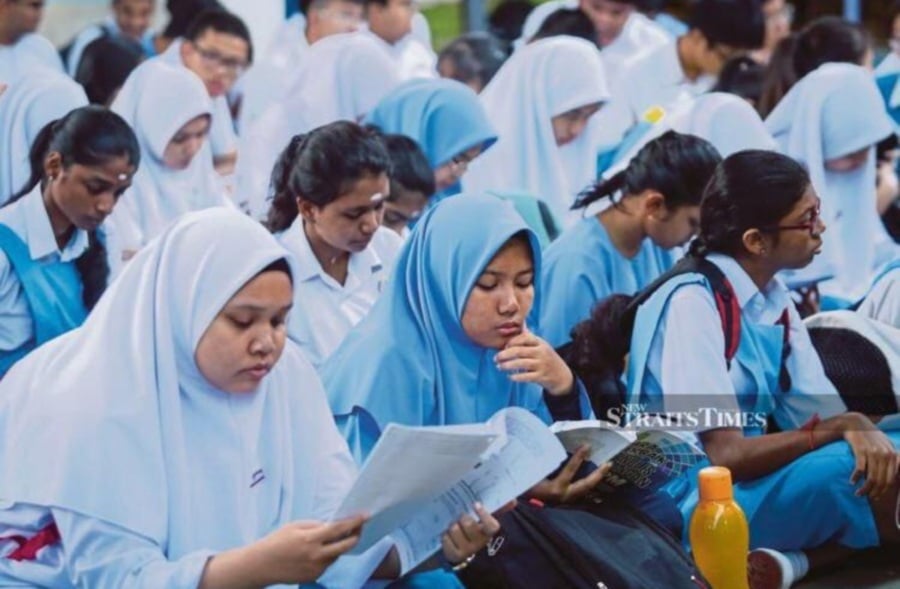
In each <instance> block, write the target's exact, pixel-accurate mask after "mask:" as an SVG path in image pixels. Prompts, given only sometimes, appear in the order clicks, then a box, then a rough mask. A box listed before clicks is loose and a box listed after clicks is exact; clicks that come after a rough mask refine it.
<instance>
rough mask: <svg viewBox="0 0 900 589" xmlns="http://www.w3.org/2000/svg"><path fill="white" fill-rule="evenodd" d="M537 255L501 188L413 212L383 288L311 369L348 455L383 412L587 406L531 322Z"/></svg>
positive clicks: (401, 417) (424, 420) (437, 416)
mask: <svg viewBox="0 0 900 589" xmlns="http://www.w3.org/2000/svg"><path fill="white" fill-rule="evenodd" d="M540 265H541V259H540V248H539V246H538V243H537V238H536V236H535V235H534V233H533V232H532V231H531V230H530V229H528V227H527V225H526V224H525V222H524V221H523V220H522V218H521V217H520V216H519V215H518V214H517V213H516V211H515V209H514V207H513V206H512V205H511V204H510V203H509V202H506V201H504V200H502V199H500V198H497V197H494V196H490V195H475V194H464V195H459V196H456V197H454V198H452V199H447V200H446V201H444V202H441V203H440V204H439V205H438V206H436V207H435V208H433V209H432V210H430V211H429V212H428V213H427V214H426V215H425V216H424V217H423V218H422V220H421V221H420V222H419V224H418V225H417V226H416V229H415V230H414V231H413V233H412V234H411V236H410V238H409V241H408V243H407V245H406V247H405V248H404V249H403V251H402V252H401V253H400V256H399V258H398V259H397V262H396V265H395V271H394V274H393V276H392V279H391V281H390V283H389V284H388V286H387V289H386V290H385V292H384V293H383V295H382V297H381V298H380V299H379V301H378V302H377V303H376V304H375V307H374V308H373V309H372V311H371V312H370V314H369V316H368V317H367V318H366V319H365V320H363V321H362V322H361V323H360V324H358V325H357V326H356V328H355V329H354V330H353V331H351V332H350V334H349V335H348V336H347V338H346V339H345V340H344V342H343V343H342V344H341V346H340V347H339V348H338V349H337V351H336V352H335V353H334V355H333V356H332V357H331V358H330V359H329V360H328V362H326V363H325V364H324V365H323V367H322V369H321V376H322V379H323V382H324V383H325V387H326V390H327V391H328V396H329V401H330V403H331V408H332V412H333V413H334V414H335V416H336V419H337V421H338V424H339V425H340V426H341V427H342V428H343V429H344V433H345V435H346V436H347V437H348V439H349V440H350V441H351V447H353V449H354V451H355V452H356V455H357V458H363V457H365V455H366V454H367V452H368V449H369V448H368V446H369V445H370V443H371V442H372V441H373V438H375V437H377V430H380V429H383V428H384V427H385V426H386V425H387V424H388V423H391V422H397V423H401V424H407V425H449V424H462V423H472V422H482V421H485V420H487V419H488V418H490V417H491V416H492V415H493V414H494V413H495V412H496V411H498V410H500V409H502V408H504V407H509V406H520V407H524V408H526V409H529V410H531V411H533V412H534V413H536V414H537V415H538V416H540V417H541V418H543V419H544V420H545V421H547V422H549V421H550V420H551V419H552V418H553V417H557V418H558V417H561V416H562V417H564V418H565V419H580V418H582V417H584V416H588V415H589V414H590V408H589V404H588V401H587V396H586V395H585V394H584V393H583V392H582V390H581V387H580V385H578V384H577V383H576V382H575V381H574V378H573V376H572V373H571V371H570V370H569V369H568V367H566V366H565V364H564V363H563V361H562V359H561V358H560V357H559V356H558V355H557V354H556V352H555V351H554V350H553V349H552V348H550V346H549V345H548V344H547V343H546V342H544V341H543V340H542V339H540V338H539V337H537V336H536V335H534V333H533V332H532V331H531V328H532V326H534V324H535V322H536V318H537V316H538V314H539V308H540V304H539V303H540V296H539V295H540V292H539V286H538V284H537V282H536V277H538V276H539V275H540ZM498 350H501V351H499V352H498ZM542 389H543V390H542ZM360 408H361V409H363V410H365V411H364V412H363V411H360ZM563 414H564V415H563ZM367 415H370V416H371V418H374V423H371V420H370V421H369V423H368V426H369V428H367V419H366V416H367ZM372 427H374V428H375V431H373V430H372V429H370V428H372Z"/></svg>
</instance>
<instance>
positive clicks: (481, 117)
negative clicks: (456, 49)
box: [366, 79, 497, 170]
mask: <svg viewBox="0 0 900 589" xmlns="http://www.w3.org/2000/svg"><path fill="white" fill-rule="evenodd" d="M366 123H369V124H372V125H376V126H378V127H379V128H380V129H381V130H382V131H384V132H385V133H392V134H399V135H406V136H407V137H410V138H411V139H414V140H415V141H416V143H418V144H419V147H421V148H422V151H423V152H425V156H426V157H427V158H428V163H429V164H430V165H431V168H432V169H433V170H434V169H437V168H439V167H440V166H442V165H444V164H446V163H448V162H449V161H450V160H451V159H452V158H453V157H454V156H456V155H459V154H460V153H462V152H464V151H467V150H469V149H471V148H473V147H476V146H481V149H482V150H485V149H487V148H488V147H490V146H491V145H493V144H494V142H496V141H497V131H496V130H494V126H493V125H491V123H490V121H489V120H488V118H487V112H485V110H484V107H483V106H482V105H481V102H480V101H479V100H478V95H477V94H475V92H474V91H473V90H472V89H471V88H469V87H468V86H466V85H465V84H462V83H460V82H457V81H455V80H446V79H436V80H412V81H409V82H406V83H404V84H401V85H400V86H399V87H397V88H396V89H395V90H394V91H393V92H391V93H390V94H388V95H387V96H386V97H385V98H384V99H383V100H382V101H381V102H380V103H378V106H377V107H375V110H373V111H372V112H371V113H369V116H368V117H366Z"/></svg>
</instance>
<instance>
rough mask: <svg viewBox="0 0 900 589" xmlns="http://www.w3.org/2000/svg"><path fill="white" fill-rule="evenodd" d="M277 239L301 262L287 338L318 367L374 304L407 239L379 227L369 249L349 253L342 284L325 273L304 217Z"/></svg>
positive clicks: (298, 265)
mask: <svg viewBox="0 0 900 589" xmlns="http://www.w3.org/2000/svg"><path fill="white" fill-rule="evenodd" d="M278 239H279V241H280V242H281V244H282V245H283V246H284V247H285V248H286V249H287V250H288V251H289V252H291V253H292V254H293V255H294V257H295V258H296V261H297V274H296V275H295V276H294V298H295V303H294V309H293V310H292V311H291V316H290V322H289V324H288V335H289V336H290V337H291V339H293V340H294V341H295V342H297V344H298V345H299V346H300V348H301V349H302V350H303V352H304V353H305V354H306V357H307V358H308V359H309V361H310V362H311V363H312V365H313V366H315V367H318V366H320V365H321V364H322V363H323V362H325V360H327V359H328V357H329V356H330V355H331V354H332V352H334V350H335V349H336V348H337V347H338V345H339V344H340V343H341V341H343V339H344V337H345V336H346V335H347V333H348V332H349V331H350V330H351V329H352V328H353V326H354V325H356V324H357V323H359V322H360V321H362V319H363V318H365V316H366V315H367V314H368V313H369V311H370V310H371V309H372V307H373V306H374V305H375V302H376V301H377V300H378V297H379V296H381V293H382V291H384V289H385V287H386V285H387V282H388V279H389V277H390V275H391V270H392V269H393V263H394V260H395V258H396V257H397V253H398V252H399V251H400V248H401V246H402V245H403V241H402V240H401V239H400V237H399V236H398V235H397V234H396V233H394V232H393V231H391V230H390V229H386V228H384V227H379V228H378V229H377V230H376V231H375V235H373V236H372V241H371V242H369V245H368V247H366V249H364V250H363V251H361V252H358V253H353V254H351V255H350V260H349V262H348V265H347V279H346V280H345V281H344V284H340V283H339V282H337V281H336V280H335V279H334V278H332V277H331V276H329V275H328V274H327V273H326V272H325V270H324V269H323V268H322V265H321V264H320V263H319V260H318V259H317V258H316V256H315V254H314V253H313V250H312V247H311V246H310V244H309V240H308V239H307V237H306V233H305V232H304V230H303V218H302V217H300V216H298V217H297V219H296V220H295V221H294V223H293V224H292V225H291V226H290V227H289V228H288V229H287V230H286V231H284V232H282V233H281V234H280V235H279V236H278Z"/></svg>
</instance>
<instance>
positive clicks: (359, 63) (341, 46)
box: [237, 33, 400, 218]
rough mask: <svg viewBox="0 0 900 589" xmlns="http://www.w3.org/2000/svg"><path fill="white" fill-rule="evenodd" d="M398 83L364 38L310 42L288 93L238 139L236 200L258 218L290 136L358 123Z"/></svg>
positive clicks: (380, 51) (393, 69) (377, 48)
mask: <svg viewBox="0 0 900 589" xmlns="http://www.w3.org/2000/svg"><path fill="white" fill-rule="evenodd" d="M399 84H400V77H399V74H398V72H397V66H396V64H395V63H394V61H393V60H392V59H391V57H390V56H389V55H388V54H387V52H386V51H385V50H384V48H383V47H382V46H381V44H379V43H378V42H377V41H375V40H374V39H372V38H371V37H370V36H369V35H367V34H364V33H344V34H338V35H331V36H329V37H325V38H324V39H321V40H319V41H316V42H315V43H313V44H312V45H311V46H310V48H309V51H308V52H307V54H306V57H305V58H304V61H303V64H301V67H300V70H299V73H298V74H297V76H296V77H295V78H294V79H293V80H292V81H291V83H290V84H289V86H288V91H287V94H285V96H284V97H283V98H282V99H281V101H280V102H278V103H277V104H275V105H273V106H271V107H270V108H269V109H268V110H266V112H265V113H264V114H263V115H262V116H261V117H260V118H259V119H258V120H257V121H256V122H255V123H254V124H252V125H251V126H250V128H249V129H248V130H247V131H246V132H245V133H244V135H243V136H242V137H241V144H240V146H239V148H238V151H239V153H240V154H241V157H240V158H238V167H237V177H238V190H237V201H238V202H240V203H242V206H244V207H246V208H248V209H249V210H250V212H251V214H252V215H253V216H254V217H257V218H261V217H262V216H263V215H264V214H265V209H266V203H267V198H266V197H267V195H268V189H269V177H270V176H271V174H272V168H273V167H274V166H275V162H276V161H277V160H278V156H279V155H280V154H281V152H282V151H283V150H284V148H285V147H287V144H288V143H290V140H291V138H292V137H293V136H294V135H298V134H300V133H306V132H308V131H311V130H312V129H315V128H316V127H321V126H322V125H326V124H328V123H333V122H335V121H341V120H345V121H360V120H362V118H363V117H364V116H365V115H366V114H367V113H368V112H370V111H371V110H372V109H373V108H375V105H377V104H378V102H379V101H381V99H382V98H384V97H385V96H387V94H388V93H389V92H390V91H391V90H393V89H394V88H395V87H396V86H397V85H399Z"/></svg>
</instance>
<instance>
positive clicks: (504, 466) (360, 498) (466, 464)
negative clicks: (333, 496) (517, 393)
mask: <svg viewBox="0 0 900 589" xmlns="http://www.w3.org/2000/svg"><path fill="white" fill-rule="evenodd" d="M565 458H566V453H565V450H563V447H562V445H561V444H560V442H559V440H557V438H556V437H555V436H554V435H553V434H552V433H551V432H550V430H549V429H548V428H547V426H546V425H545V424H544V423H543V422H541V420H540V419H538V418H537V417H535V416H534V415H532V414H531V413H530V412H528V411H526V410H524V409H520V408H517V407H511V408H508V409H503V410H501V411H498V412H497V413H496V414H495V415H494V417H492V418H491V420H490V421H489V422H487V423H483V424H472V425H456V426H434V427H407V426H401V425H397V424H390V425H388V426H387V428H385V430H384V432H383V433H382V434H381V437H380V438H379V439H378V442H377V443H376V445H375V447H374V448H373V449H372V452H371V453H370V454H369V457H368V459H367V460H366V462H365V464H363V467H362V469H361V470H360V473H359V477H358V478H357V480H356V482H355V483H354V485H353V488H352V489H350V492H349V493H348V494H347V496H346V497H345V498H344V501H343V502H342V503H341V506H340V507H339V508H338V509H337V511H336V512H335V514H334V516H333V519H341V518H344V517H349V516H352V515H355V514H358V513H368V514H369V516H370V519H369V521H368V522H366V524H365V525H364V526H363V531H362V536H361V538H360V541H359V543H358V544H357V545H356V547H355V548H354V549H353V551H352V553H353V554H359V553H362V552H364V551H366V550H368V549H369V548H370V547H371V546H373V545H374V544H375V543H377V542H378V541H379V540H380V539H381V538H383V537H385V536H387V535H391V536H392V537H393V538H394V540H395V541H396V546H397V549H398V551H399V553H400V560H401V563H402V564H403V570H404V572H406V571H408V570H410V569H412V568H414V567H415V566H417V565H418V564H419V563H421V562H422V561H424V560H425V559H427V558H428V557H430V556H431V555H432V554H434V553H435V552H437V551H438V550H439V549H440V547H441V535H442V534H443V533H444V532H445V531H446V530H447V528H449V527H450V525H451V524H453V523H454V522H455V521H456V520H458V519H459V518H460V517H461V516H462V515H463V514H464V513H467V512H468V513H470V514H472V515H473V516H474V511H473V510H472V505H473V504H474V503H475V502H476V501H477V502H481V503H482V504H483V505H484V507H485V509H487V510H488V511H489V512H493V511H496V510H497V509H499V508H500V507H503V505H505V504H506V503H508V502H509V501H511V500H513V499H515V498H516V497H518V496H519V495H521V494H522V493H524V492H525V491H527V490H528V489H530V488H531V487H533V486H534V485H535V484H537V483H538V482H540V481H541V480H542V479H543V478H544V477H546V476H547V475H548V474H550V473H551V472H553V470H555V469H556V468H558V467H559V465H560V463H561V462H562V461H563V460H565ZM475 517H476V518H477V516H475Z"/></svg>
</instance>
